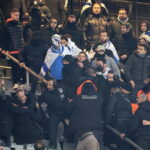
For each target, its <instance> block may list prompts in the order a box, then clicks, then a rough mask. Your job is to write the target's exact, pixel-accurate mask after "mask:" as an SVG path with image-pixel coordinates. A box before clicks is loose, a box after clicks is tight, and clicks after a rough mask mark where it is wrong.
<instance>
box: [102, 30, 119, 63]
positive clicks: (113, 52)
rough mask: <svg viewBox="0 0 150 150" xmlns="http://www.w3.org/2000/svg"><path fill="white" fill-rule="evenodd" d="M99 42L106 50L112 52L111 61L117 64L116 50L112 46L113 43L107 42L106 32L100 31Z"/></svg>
mask: <svg viewBox="0 0 150 150" xmlns="http://www.w3.org/2000/svg"><path fill="white" fill-rule="evenodd" d="M100 42H101V44H102V45H103V46H104V47H105V49H106V50H110V51H111V52H112V54H113V59H114V61H115V62H116V64H118V63H119V56H118V53H117V50H116V48H115V46H114V45H113V43H112V42H111V41H110V40H109V35H108V33H107V32H106V31H102V32H101V33H100ZM106 53H107V52H106Z"/></svg>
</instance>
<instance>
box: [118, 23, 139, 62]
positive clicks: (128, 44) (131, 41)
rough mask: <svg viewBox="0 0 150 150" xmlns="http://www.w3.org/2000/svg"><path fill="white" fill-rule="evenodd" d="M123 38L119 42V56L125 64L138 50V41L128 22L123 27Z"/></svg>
mask: <svg viewBox="0 0 150 150" xmlns="http://www.w3.org/2000/svg"><path fill="white" fill-rule="evenodd" d="M121 37H122V39H120V40H118V54H119V57H120V62H121V63H122V64H125V63H126V62H127V60H128V58H129V56H130V55H132V53H133V51H134V50H136V46H137V42H138V41H137V39H136V37H135V36H134V35H133V33H132V26H131V24H129V23H128V22H126V23H125V24H122V25H121Z"/></svg>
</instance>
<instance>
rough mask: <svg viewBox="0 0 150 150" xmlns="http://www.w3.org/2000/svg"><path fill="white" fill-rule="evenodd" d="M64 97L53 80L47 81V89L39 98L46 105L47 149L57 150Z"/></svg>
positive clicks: (61, 90)
mask: <svg viewBox="0 0 150 150" xmlns="http://www.w3.org/2000/svg"><path fill="white" fill-rule="evenodd" d="M64 100H65V95H64V92H63V89H62V88H58V87H57V83H56V81H55V79H53V78H50V79H49V80H48V81H47V87H46V89H45V90H44V92H43V93H42V95H41V97H40V101H41V102H44V103H46V104H47V112H48V115H49V148H50V149H57V129H58V125H59V123H60V122H61V121H63V117H64Z"/></svg>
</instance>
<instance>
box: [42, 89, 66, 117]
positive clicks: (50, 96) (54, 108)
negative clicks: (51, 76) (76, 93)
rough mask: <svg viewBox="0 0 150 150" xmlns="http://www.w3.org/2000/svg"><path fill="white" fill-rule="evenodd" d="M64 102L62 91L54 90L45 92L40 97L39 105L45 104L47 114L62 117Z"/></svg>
mask: <svg viewBox="0 0 150 150" xmlns="http://www.w3.org/2000/svg"><path fill="white" fill-rule="evenodd" d="M64 100H65V95H64V93H63V90H62V89H61V91H60V89H57V88H56V89H54V90H52V91H48V90H45V91H44V92H43V93H42V95H41V96H40V99H39V101H40V103H43V102H45V103H46V104H47V105H48V106H47V111H48V114H49V115H51V114H55V115H59V116H63V114H64Z"/></svg>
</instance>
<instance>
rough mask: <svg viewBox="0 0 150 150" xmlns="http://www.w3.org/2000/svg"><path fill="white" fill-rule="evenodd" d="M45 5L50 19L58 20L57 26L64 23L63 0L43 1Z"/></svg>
mask: <svg viewBox="0 0 150 150" xmlns="http://www.w3.org/2000/svg"><path fill="white" fill-rule="evenodd" d="M45 3H46V5H47V6H48V8H49V9H50V11H51V17H55V18H57V20H58V24H59V25H62V24H63V23H64V21H65V17H66V14H65V9H64V1H63V0H55V1H51V0H45Z"/></svg>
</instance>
